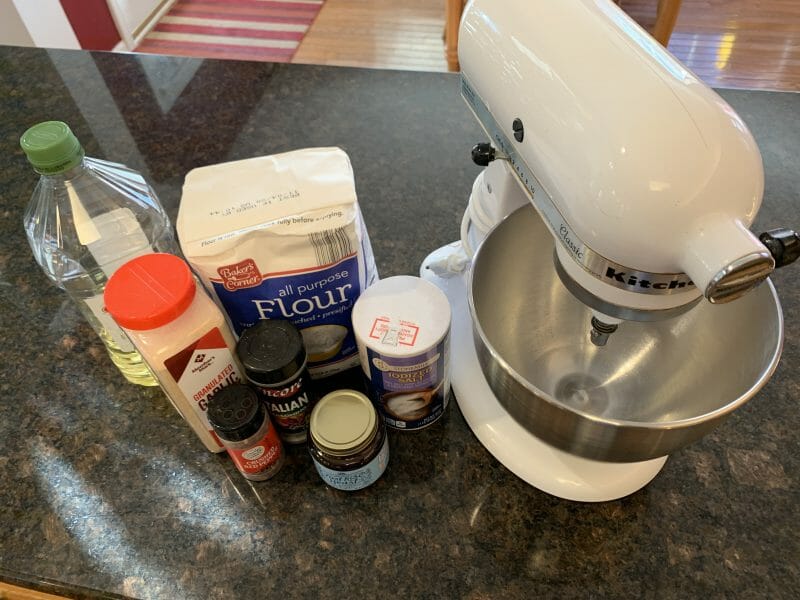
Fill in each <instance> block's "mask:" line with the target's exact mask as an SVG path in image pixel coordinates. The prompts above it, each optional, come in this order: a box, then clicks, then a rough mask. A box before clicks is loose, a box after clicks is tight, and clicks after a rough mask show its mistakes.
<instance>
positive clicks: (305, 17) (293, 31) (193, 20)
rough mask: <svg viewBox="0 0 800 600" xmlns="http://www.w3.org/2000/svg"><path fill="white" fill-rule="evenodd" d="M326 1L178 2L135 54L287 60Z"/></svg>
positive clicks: (233, 0) (270, 60)
mask: <svg viewBox="0 0 800 600" xmlns="http://www.w3.org/2000/svg"><path fill="white" fill-rule="evenodd" d="M324 1H325V0H179V1H178V2H176V3H175V5H174V6H173V7H172V9H171V10H170V11H169V12H168V13H167V14H166V15H164V16H163V17H161V19H160V20H159V22H158V23H157V24H156V26H155V27H154V28H153V29H152V30H151V31H150V33H148V34H147V36H145V38H144V39H143V40H142V42H141V43H140V44H139V47H138V48H136V52H148V53H151V54H176V55H178V56H198V57H201V58H231V59H238V60H262V61H268V62H289V61H290V60H291V58H292V56H294V53H295V52H296V51H297V47H298V46H299V45H300V42H301V41H302V39H303V37H304V36H305V34H306V32H307V31H308V28H309V27H310V26H311V23H313V22H314V19H315V18H316V16H317V14H318V13H319V11H320V9H321V8H322V5H323V3H324Z"/></svg>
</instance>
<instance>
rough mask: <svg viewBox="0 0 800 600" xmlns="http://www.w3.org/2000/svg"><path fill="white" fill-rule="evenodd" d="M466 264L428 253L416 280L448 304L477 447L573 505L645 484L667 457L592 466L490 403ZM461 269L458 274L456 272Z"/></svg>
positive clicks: (455, 373) (451, 251) (455, 374)
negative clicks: (433, 288)
mask: <svg viewBox="0 0 800 600" xmlns="http://www.w3.org/2000/svg"><path fill="white" fill-rule="evenodd" d="M467 268H468V259H467V258H466V257H465V256H464V255H463V251H462V250H461V249H460V243H459V242H454V243H453V244H449V245H448V246H444V247H442V248H439V249H438V250H435V251H434V252H432V253H431V254H430V255H428V257H427V258H426V259H425V260H424V261H423V263H422V266H421V267H420V276H421V277H422V278H423V279H426V280H428V281H430V282H431V283H434V284H435V285H436V286H438V287H439V288H440V289H441V290H442V291H443V292H444V293H445V294H446V295H447V297H448V299H449V300H450V306H451V309H452V311H453V322H452V331H451V336H452V337H451V344H450V347H451V357H450V364H451V379H452V386H453V391H454V392H455V396H456V401H457V402H458V406H459V408H460V409H461V412H462V414H463V415H464V418H465V419H466V421H467V424H468V425H469V426H470V428H471V429H472V431H473V432H474V433H475V435H476V437H477V438H478V440H479V441H480V442H481V444H483V446H484V447H485V448H486V449H487V450H488V451H489V452H490V453H491V454H492V455H493V456H494V457H495V458H497V460H499V461H500V462H501V463H502V464H503V465H504V466H505V467H506V468H508V469H509V470H510V471H511V472H512V473H514V474H515V475H517V476H518V477H519V478H521V479H522V480H524V481H525V482H527V483H529V484H530V485H532V486H534V487H536V488H537V489H539V490H542V491H543V492H547V493H548V494H552V495H553V496H557V497H559V498H565V499H567V500H575V501H579V502H605V501H608V500H615V499H617V498H622V497H623V496H627V495H629V494H632V493H634V492H636V491H638V490H639V489H641V488H643V487H644V486H645V485H647V484H648V483H649V482H650V481H651V480H652V479H653V478H654V477H655V476H656V475H657V474H658V473H659V471H661V468H662V467H663V466H664V463H666V462H667V457H666V456H663V457H661V458H656V459H653V460H647V461H643V462H636V463H608V462H600V461H593V460H589V459H586V458H581V457H578V456H574V455H572V454H568V453H566V452H562V451H561V450H558V449H556V448H554V447H552V446H549V445H548V444H545V443H544V442H542V441H541V440H539V438H537V437H535V436H534V435H533V434H531V433H530V432H529V431H527V430H526V429H524V428H523V427H522V426H521V425H520V424H519V423H517V421H515V420H514V419H513V418H512V417H511V416H510V415H509V414H508V413H507V412H506V411H505V409H503V407H502V406H501V405H500V403H499V402H498V401H497V398H495V396H494V393H493V392H492V390H491V389H490V387H489V384H488V383H487V381H486V379H485V378H484V376H483V373H482V372H481V366H480V364H479V363H478V356H477V354H476V353H475V346H474V343H473V341H472V320H471V317H470V314H469V306H468V303H467V283H466V278H467ZM462 269H463V270H462Z"/></svg>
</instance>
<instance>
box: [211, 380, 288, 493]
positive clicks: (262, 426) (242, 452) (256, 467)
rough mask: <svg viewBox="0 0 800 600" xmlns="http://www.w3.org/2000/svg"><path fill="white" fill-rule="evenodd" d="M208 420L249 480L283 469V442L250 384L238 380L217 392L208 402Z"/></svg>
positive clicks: (257, 479)
mask: <svg viewBox="0 0 800 600" xmlns="http://www.w3.org/2000/svg"><path fill="white" fill-rule="evenodd" d="M208 422H209V423H211V426H212V427H213V428H214V431H215V432H216V434H217V435H218V436H219V438H220V439H221V440H222V443H223V444H224V445H225V449H226V450H227V451H228V454H229V455H230V457H231V459H232V460H233V463H234V464H235V465H236V468H237V469H238V470H239V472H240V473H241V474H242V475H244V476H245V477H246V478H247V479H251V480H253V481H264V480H266V479H269V478H271V477H272V476H273V475H275V474H276V473H277V472H278V471H280V470H281V467H282V466H283V456H284V455H283V447H282V446H281V441H280V439H279V438H278V434H277V432H276V430H275V428H274V427H273V426H272V423H270V420H269V415H267V411H266V409H265V408H264V404H263V403H262V402H261V400H260V399H259V397H258V395H257V394H256V392H255V391H253V390H252V389H251V388H250V387H248V386H246V385H244V384H241V383H234V384H233V385H229V386H228V387H224V388H222V389H221V390H220V391H219V392H217V393H216V394H214V395H213V396H212V397H211V398H210V399H209V401H208Z"/></svg>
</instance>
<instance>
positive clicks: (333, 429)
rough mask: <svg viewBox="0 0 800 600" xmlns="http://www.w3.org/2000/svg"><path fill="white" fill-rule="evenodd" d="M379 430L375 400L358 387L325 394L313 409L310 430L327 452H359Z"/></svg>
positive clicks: (337, 453) (313, 437) (313, 438)
mask: <svg viewBox="0 0 800 600" xmlns="http://www.w3.org/2000/svg"><path fill="white" fill-rule="evenodd" d="M377 429H378V415H377V413H376V411H375V407H373V406H372V402H371V401H370V399H369V398H367V397H366V396H365V395H364V394H362V393H360V392H356V391H355V390H337V391H335V392H331V393H330V394H327V395H326V396H324V397H323V398H322V399H321V400H320V401H319V402H318V403H317V405H316V406H315V407H314V410H313V411H311V420H310V423H309V432H310V433H311V438H312V440H313V442H314V443H315V444H316V445H317V446H318V447H319V448H320V450H322V451H323V452H326V453H330V454H333V455H336V456H343V455H348V454H355V453H357V452H359V451H360V450H362V449H363V448H364V447H365V446H367V445H368V444H369V443H370V442H371V441H372V439H373V438H374V437H375V432H376V431H377Z"/></svg>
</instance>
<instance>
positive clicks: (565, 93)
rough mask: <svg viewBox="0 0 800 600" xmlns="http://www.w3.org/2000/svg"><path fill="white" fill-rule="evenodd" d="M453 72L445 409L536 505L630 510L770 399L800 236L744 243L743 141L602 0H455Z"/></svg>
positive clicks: (444, 260)
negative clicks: (671, 457) (462, 4)
mask: <svg viewBox="0 0 800 600" xmlns="http://www.w3.org/2000/svg"><path fill="white" fill-rule="evenodd" d="M571 40H574V41H571ZM459 60H460V63H461V66H462V95H463V97H464V100H465V101H466V102H467V104H468V106H469V107H470V108H471V110H472V111H473V113H474V115H475V117H476V118H477V120H478V121H479V122H480V124H481V125H482V126H483V128H484V130H485V131H486V133H487V134H488V137H489V139H490V140H491V141H490V143H483V144H478V145H477V146H476V147H475V148H474V149H473V160H474V161H475V162H476V163H478V164H480V165H481V166H485V167H486V169H485V170H484V171H483V172H482V173H481V174H480V175H479V176H478V177H477V179H476V181H475V183H474V185H473V189H472V194H471V196H470V203H469V206H468V208H467V211H466V213H465V216H464V220H463V221H462V227H461V238H462V239H461V241H459V242H455V243H453V244H450V245H448V246H445V247H443V248H440V249H438V250H436V251H434V252H433V253H431V255H429V256H428V257H427V258H426V259H425V261H424V262H423V265H422V267H421V275H422V277H424V278H426V279H429V280H431V281H433V282H434V283H435V284H437V285H438V286H439V287H440V288H442V289H443V290H444V292H445V293H446V294H447V296H448V298H449V299H450V302H451V305H452V308H453V324H452V336H453V339H452V348H453V354H452V357H451V364H452V370H453V373H452V378H453V388H454V391H455V394H456V398H457V400H458V403H459V407H460V408H461V410H462V413H463V414H464V416H465V418H466V420H467V422H468V424H469V425H470V427H471V428H472V430H473V431H474V432H475V434H476V435H477V437H478V439H479V440H480V441H481V443H483V445H484V446H486V447H487V449H488V450H489V451H490V452H491V453H492V454H493V455H494V456H495V457H497V458H498V459H499V460H500V461H501V462H502V463H503V464H504V465H505V466H506V467H508V468H509V469H510V470H511V471H512V472H514V473H515V474H517V475H518V476H520V477H521V478H522V479H524V480H525V481H527V482H528V483H530V484H532V485H534V486H536V487H537V488H539V489H542V490H544V491H546V492H549V493H551V494H554V495H556V496H560V497H563V498H567V499H572V500H581V501H603V500H611V499H614V498H619V497H622V496H625V495H627V494H630V493H632V492H634V491H636V490H638V489H640V488H641V487H643V486H644V485H646V484H647V483H648V482H649V481H650V480H651V479H652V478H653V477H655V475H656V474H657V473H658V472H659V471H660V469H661V468H662V467H663V465H664V463H665V462H666V460H667V456H668V454H669V453H670V452H673V451H675V450H677V449H679V448H681V447H683V446H685V445H687V444H689V443H691V442H693V441H695V440H697V439H699V438H700V437H702V436H703V435H705V434H706V433H707V432H708V431H710V430H711V429H712V428H713V427H715V426H716V425H718V424H719V423H720V422H721V421H722V420H723V419H724V418H725V417H726V416H727V415H729V414H730V413H731V412H732V411H733V410H735V409H736V408H738V407H739V406H741V405H742V404H744V403H745V402H747V401H748V400H749V399H750V398H751V397H753V396H754V395H755V394H756V393H757V392H758V391H759V390H760V389H761V388H762V387H763V386H764V385H765V384H766V382H767V381H768V380H769V377H770V376H771V375H772V373H773V372H774V370H775V368H776V366H777V363H778V360H779V358H780V353H781V347H782V342H783V317H782V313H781V308H780V303H779V301H778V298H777V295H776V293H775V289H774V287H773V286H772V283H771V282H770V281H769V280H768V279H767V278H768V276H769V274H770V273H771V271H772V270H773V269H774V268H775V267H776V266H783V265H784V264H788V263H790V262H792V261H793V260H794V259H796V258H797V255H798V254H800V238H799V237H798V235H797V234H796V233H795V232H793V231H790V230H785V229H781V230H775V231H772V232H769V233H766V234H763V235H762V236H761V238H760V239H759V238H758V237H756V236H755V235H753V234H752V233H751V232H750V230H749V229H748V228H749V226H750V225H751V224H752V222H753V220H754V219H755V216H756V213H757V211H758V209H759V207H760V205H761V199H762V194H763V169H762V164H761V156H760V153H759V150H758V147H757V146H756V143H755V141H754V140H753V138H752V136H751V134H750V132H749V131H748V129H747V127H746V125H745V124H744V122H743V121H742V120H741V119H740V118H739V117H738V115H736V113H735V112H734V111H733V109H732V108H731V107H730V106H729V105H728V104H727V103H725V101H724V100H722V99H721V98H720V97H719V96H718V95H717V94H716V93H715V92H714V91H712V90H711V89H710V88H708V87H707V86H706V85H705V84H703V83H702V82H700V81H699V80H698V79H697V78H696V77H695V76H694V75H693V74H692V73H691V72H689V71H688V70H687V69H686V68H685V67H683V66H682V65H681V64H680V63H679V62H678V61H677V60H675V58H674V57H672V56H671V55H670V54H669V53H668V52H667V51H666V50H664V49H663V48H662V47H661V46H660V45H659V44H658V43H657V42H656V41H655V40H653V39H652V38H651V37H650V36H649V35H648V34H647V33H646V32H645V31H644V30H642V29H641V28H640V27H639V26H638V25H636V24H635V23H634V22H633V21H632V20H631V19H630V18H629V17H627V16H626V15H625V14H624V13H623V12H622V11H621V10H619V9H618V8H617V7H616V5H614V4H613V3H611V2H610V1H608V0H560V1H559V2H552V1H551V0H472V1H471V2H470V3H469V4H468V5H467V7H466V9H465V12H464V16H463V18H462V23H461V28H460V35H459ZM473 254H474V255H473Z"/></svg>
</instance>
